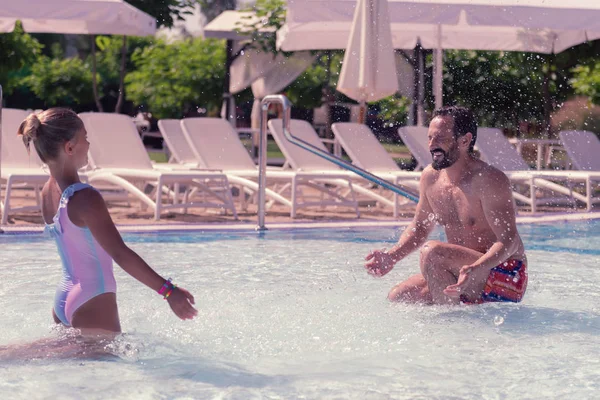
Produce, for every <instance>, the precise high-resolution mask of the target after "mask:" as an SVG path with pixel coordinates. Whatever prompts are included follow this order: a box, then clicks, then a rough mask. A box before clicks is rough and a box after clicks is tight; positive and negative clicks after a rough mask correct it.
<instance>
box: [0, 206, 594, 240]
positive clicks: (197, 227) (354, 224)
mask: <svg viewBox="0 0 600 400" xmlns="http://www.w3.org/2000/svg"><path fill="white" fill-rule="evenodd" d="M593 219H600V212H592V213H561V214H553V215H547V214H543V215H520V216H517V223H518V224H535V223H548V222H561V221H585V220H593ZM410 221H411V220H410V219H403V220H396V221H380V220H370V221H369V220H367V221H364V220H363V221H356V220H349V221H330V222H323V221H319V222H304V221H303V222H274V223H271V224H268V225H267V228H268V230H289V229H314V228H361V227H365V228H367V227H368V228H373V227H396V226H406V225H408V224H409V223H410ZM256 227H257V225H256V224H255V223H225V224H224V223H222V222H218V223H209V224H190V223H177V224H145V225H117V228H118V229H119V231H120V232H123V233H157V232H197V231H238V232H239V231H244V232H249V231H256ZM0 229H1V230H0V234H5V235H31V234H39V233H42V232H43V231H44V226H43V225H38V226H14V227H11V226H5V227H1V228H0Z"/></svg>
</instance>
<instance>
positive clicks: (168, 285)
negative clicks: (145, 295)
mask: <svg viewBox="0 0 600 400" xmlns="http://www.w3.org/2000/svg"><path fill="white" fill-rule="evenodd" d="M172 287H173V284H172V283H171V278H169V279H167V280H166V281H165V283H163V285H162V287H161V288H160V290H159V291H158V294H161V295H162V294H163V293H164V292H166V291H167V290H169V288H172Z"/></svg>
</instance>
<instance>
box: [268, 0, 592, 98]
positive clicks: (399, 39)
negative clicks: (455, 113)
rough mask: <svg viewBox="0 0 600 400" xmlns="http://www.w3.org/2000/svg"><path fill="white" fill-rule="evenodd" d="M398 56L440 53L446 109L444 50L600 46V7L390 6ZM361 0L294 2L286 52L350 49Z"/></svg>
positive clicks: (512, 2)
mask: <svg viewBox="0 0 600 400" xmlns="http://www.w3.org/2000/svg"><path fill="white" fill-rule="evenodd" d="M388 3H389V5H388V6H389V18H390V23H391V31H392V46H393V47H394V48H395V49H412V48H414V47H415V46H416V45H417V43H420V45H421V46H422V47H424V48H430V49H431V48H434V49H438V52H437V56H436V58H438V60H437V63H436V65H437V66H438V67H437V70H436V75H435V86H436V103H437V104H438V105H439V104H440V103H441V77H442V76H441V68H440V67H439V66H440V64H441V49H470V50H508V51H532V52H538V53H558V52H561V51H563V50H565V49H567V48H569V47H571V46H574V45H577V44H580V43H583V42H585V41H589V40H594V39H598V38H600V1H598V0H570V1H568V2H567V1H563V0H388ZM355 7H356V0H289V1H288V8H287V17H286V24H285V25H284V26H283V27H282V28H281V29H280V30H279V31H278V33H277V42H278V46H279V47H280V48H281V49H282V50H285V51H297V50H309V49H311V50H324V49H343V48H345V47H346V43H347V40H348V35H349V33H350V29H351V24H352V15H353V14H354V8H355Z"/></svg>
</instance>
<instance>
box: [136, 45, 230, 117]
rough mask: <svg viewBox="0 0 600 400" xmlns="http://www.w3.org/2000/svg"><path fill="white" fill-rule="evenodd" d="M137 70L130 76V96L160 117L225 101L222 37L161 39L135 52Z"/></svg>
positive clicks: (212, 107)
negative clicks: (171, 40) (169, 41)
mask: <svg viewBox="0 0 600 400" xmlns="http://www.w3.org/2000/svg"><path fill="white" fill-rule="evenodd" d="M132 60H133V63H134V64H135V71H133V72H131V73H129V74H128V75H127V76H126V79H125V83H126V88H127V93H128V97H129V98H130V99H131V100H133V101H134V102H136V103H137V104H140V105H146V106H148V108H149V109H150V110H152V113H153V114H154V115H155V116H156V117H157V118H181V117H182V116H183V115H184V114H185V113H187V112H189V111H191V110H193V109H197V108H201V107H202V108H206V109H207V110H214V109H216V108H218V107H219V106H220V104H221V97H222V89H223V79H224V76H225V68H224V63H225V48H224V46H223V43H222V42H221V41H218V40H210V39H209V40H203V39H200V38H196V39H186V40H183V41H178V42H175V43H172V44H169V43H167V42H166V41H164V40H158V41H157V42H156V43H155V44H153V45H152V46H149V47H146V48H143V49H138V50H137V51H135V52H134V54H133V55H132Z"/></svg>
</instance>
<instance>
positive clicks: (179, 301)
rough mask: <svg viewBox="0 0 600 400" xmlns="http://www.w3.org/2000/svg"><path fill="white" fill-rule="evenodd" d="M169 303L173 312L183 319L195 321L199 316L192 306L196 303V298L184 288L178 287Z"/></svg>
mask: <svg viewBox="0 0 600 400" xmlns="http://www.w3.org/2000/svg"><path fill="white" fill-rule="evenodd" d="M167 302H169V306H171V310H173V312H174V313H175V315H177V316H178V317H179V318H181V319H184V320H185V319H193V318H194V317H195V316H196V315H198V310H196V309H195V308H194V306H193V305H192V304H196V303H195V302H194V296H192V294H191V293H190V292H188V291H187V290H185V289H184V288H180V287H176V288H175V289H173V292H172V293H171V295H170V296H169V297H167Z"/></svg>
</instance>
